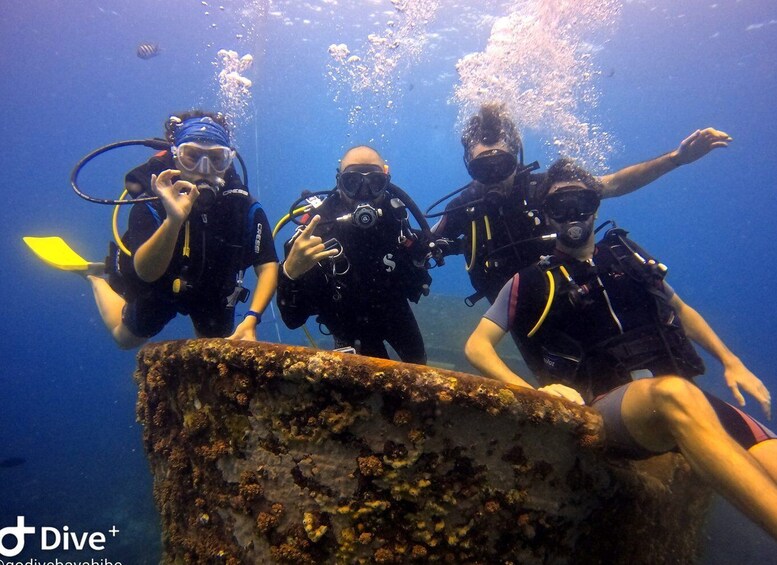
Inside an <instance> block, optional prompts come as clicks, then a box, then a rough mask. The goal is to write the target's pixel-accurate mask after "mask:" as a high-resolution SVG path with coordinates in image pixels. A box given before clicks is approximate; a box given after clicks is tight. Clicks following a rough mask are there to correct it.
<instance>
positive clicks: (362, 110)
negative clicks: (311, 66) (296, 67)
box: [328, 0, 440, 125]
mask: <svg viewBox="0 0 777 565" xmlns="http://www.w3.org/2000/svg"><path fill="white" fill-rule="evenodd" d="M391 4H392V6H393V12H392V13H391V16H389V19H388V20H387V21H386V22H385V28H384V29H383V31H382V32H381V33H371V34H369V35H368V36H367V49H366V52H365V53H364V54H362V55H359V54H355V53H352V52H351V50H350V49H349V47H348V45H347V44H345V43H341V44H332V45H330V46H329V54H330V56H331V60H330V62H329V68H328V75H329V77H330V79H331V81H332V86H333V88H334V90H335V97H334V99H335V101H336V102H344V103H346V104H348V105H349V106H350V109H349V122H350V123H351V124H354V123H357V122H360V121H362V120H370V119H373V118H374V117H375V116H376V115H380V114H381V111H380V110H382V109H383V108H391V107H393V105H394V99H395V98H396V96H398V95H399V90H398V86H397V73H398V70H399V69H400V68H404V67H406V66H408V65H410V64H412V63H414V62H416V61H417V60H418V58H419V57H420V55H421V54H422V52H423V49H424V44H425V43H426V40H427V34H426V29H427V27H428V25H429V23H430V22H431V21H433V20H434V17H435V15H436V14H437V11H438V10H439V8H440V2H439V0H391ZM376 125H377V124H376Z"/></svg>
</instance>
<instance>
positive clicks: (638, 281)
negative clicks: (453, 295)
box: [512, 229, 704, 401]
mask: <svg viewBox="0 0 777 565" xmlns="http://www.w3.org/2000/svg"><path fill="white" fill-rule="evenodd" d="M665 271H666V270H665V268H664V267H663V265H661V264H660V263H658V262H657V261H656V260H655V259H653V258H652V257H650V256H649V255H648V254H647V253H646V252H645V251H644V250H642V249H641V248H640V247H639V246H638V245H637V244H635V243H634V242H632V241H631V240H629V239H628V238H627V237H626V232H625V231H624V230H621V229H611V230H609V231H608V232H607V234H606V235H605V236H604V238H603V239H602V241H601V242H600V243H598V244H597V246H596V253H595V255H594V258H593V259H592V260H591V261H590V262H581V261H576V260H565V259H563V258H559V257H558V256H551V257H549V258H544V259H543V260H542V261H540V263H538V264H537V265H535V266H533V267H530V268H528V269H524V270H523V271H521V274H520V277H519V300H518V310H517V312H516V314H515V321H516V322H515V325H514V327H513V328H512V333H513V337H514V338H515V340H516V342H517V343H518V345H519V348H520V349H521V352H522V354H523V356H524V359H525V360H526V362H527V364H528V365H529V367H530V368H531V369H532V371H533V372H534V373H535V374H536V375H537V376H538V378H539V379H540V381H541V382H543V383H544V384H548V383H551V382H556V383H562V384H567V385H569V386H571V387H573V388H575V389H576V390H578V391H579V392H580V393H581V394H582V395H583V397H584V398H585V399H586V400H587V401H590V400H592V399H593V398H595V397H596V396H598V395H600V394H603V393H605V392H607V391H609V390H612V389H613V388H615V387H617V386H619V385H621V384H625V383H627V382H630V381H631V380H633V379H634V378H639V377H643V376H651V375H652V376H659V375H668V374H675V375H680V376H683V377H686V378H692V377H694V376H697V375H699V374H701V373H703V372H704V363H703V361H702V360H701V358H700V357H699V355H698V354H697V353H696V351H695V349H694V348H693V345H692V344H691V342H690V340H689V339H688V337H687V336H686V335H685V331H684V330H683V327H682V324H681V323H680V320H679V318H678V317H677V314H676V312H675V310H674V309H673V308H672V306H671V305H670V303H669V300H670V298H671V296H670V295H669V294H668V292H667V290H666V288H665V286H664V284H663V277H664V274H665Z"/></svg>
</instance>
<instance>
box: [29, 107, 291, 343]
mask: <svg viewBox="0 0 777 565" xmlns="http://www.w3.org/2000/svg"><path fill="white" fill-rule="evenodd" d="M165 129H166V140H165V142H162V141H161V140H159V143H158V144H157V148H161V151H159V152H158V153H157V154H155V155H154V156H153V157H152V158H151V159H149V160H148V161H147V162H146V163H144V164H142V165H140V166H138V167H136V168H134V169H132V170H131V171H130V172H129V173H127V174H126V176H125V188H126V192H127V193H128V194H129V195H130V196H131V197H132V200H130V202H134V203H133V204H132V209H131V211H130V215H129V221H128V229H127V231H126V233H124V235H123V236H122V237H120V238H119V237H117V244H118V245H112V246H111V251H110V253H109V256H108V257H107V260H106V263H105V264H102V263H89V262H86V261H84V260H83V259H81V258H80V257H78V256H77V254H75V252H72V250H70V253H72V255H70V254H69V253H68V248H67V246H66V244H64V243H63V242H61V240H59V242H56V239H58V238H25V241H26V242H27V243H28V245H30V247H31V248H32V249H33V251H35V252H36V253H37V254H38V255H39V256H40V257H41V258H42V259H43V260H44V261H46V262H48V263H49V264H50V265H52V266H54V267H57V268H60V269H63V270H73V271H78V272H80V273H81V274H83V275H84V276H85V278H87V280H88V281H89V282H90V284H91V286H92V290H93V293H94V298H95V302H96V304H97V307H98V310H99V312H100V314H101V316H102V319H103V322H104V323H105V325H106V327H107V328H108V330H109V331H110V333H111V335H112V337H113V339H114V340H115V341H116V343H117V344H118V345H119V346H120V347H121V348H123V349H130V348H134V347H137V346H139V345H141V344H142V343H144V342H145V341H146V340H147V339H149V338H151V337H153V336H154V335H156V334H158V333H159V332H160V331H161V330H162V329H163V328H164V327H165V325H166V324H167V323H168V322H170V320H172V319H173V318H174V317H175V316H176V315H177V314H184V315H188V316H189V317H190V318H191V320H192V324H193V326H194V330H195V333H196V335H197V336H198V337H230V338H233V339H248V340H256V328H257V325H258V324H259V321H260V319H261V315H262V312H263V311H264V309H265V308H266V306H267V305H268V304H269V302H270V300H271V298H272V295H273V294H274V292H275V288H276V286H277V273H278V259H277V255H276V252H275V247H274V244H273V239H272V232H271V229H270V226H269V222H268V219H267V216H266V214H265V212H264V210H263V209H262V207H261V206H260V205H259V203H258V202H256V201H255V200H254V199H253V198H252V197H251V195H250V194H249V191H248V188H247V187H246V186H245V184H244V182H243V180H241V178H240V176H239V175H238V174H237V172H236V170H235V167H234V165H233V161H234V159H235V156H236V152H235V150H234V147H233V144H232V142H231V139H230V133H229V128H228V125H227V122H226V120H225V118H224V116H223V115H221V114H214V113H208V112H203V111H200V110H194V111H191V112H186V113H183V114H179V115H174V116H171V117H170V118H169V119H168V120H167V123H166V125H165ZM149 141H150V140H149ZM124 143H127V144H139V143H137V142H124ZM143 144H144V145H148V146H154V145H153V144H148V143H143ZM115 145H118V144H115ZM109 148H112V147H111V146H109ZM100 151H104V149H101V150H98V152H95V153H94V154H98V153H99V152H100ZM94 154H92V155H94ZM92 155H90V156H88V157H89V158H91V156H92ZM83 162H85V161H82V163H83ZM81 166H82V164H79V166H77V167H76V171H75V172H74V181H73V187H74V189H76V192H79V190H78V187H77V183H76V182H75V178H76V176H77V171H78V170H79V168H80V167H81ZM244 174H245V173H244ZM79 195H80V196H84V197H85V198H86V199H88V200H91V201H97V202H100V203H108V204H113V203H115V204H123V203H125V202H124V201H101V200H99V199H94V198H91V197H88V196H85V195H83V194H81V193H80V192H79ZM49 240H55V244H56V245H57V246H56V247H49V248H47V247H46V245H48V244H49V243H50V241H49ZM73 256H75V257H73ZM79 259H80V261H79ZM251 266H252V267H253V268H254V270H255V272H256V276H257V284H256V287H255V289H254V292H253V297H252V299H251V302H250V306H249V311H248V314H247V315H246V316H245V318H244V319H243V320H242V321H241V322H240V324H238V326H237V328H235V306H236V304H237V303H238V302H245V301H246V300H247V299H248V296H249V294H250V292H249V290H248V289H246V288H244V286H243V278H244V271H245V269H247V268H248V267H251Z"/></svg>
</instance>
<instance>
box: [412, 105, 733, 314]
mask: <svg viewBox="0 0 777 565" xmlns="http://www.w3.org/2000/svg"><path fill="white" fill-rule="evenodd" d="M731 141H732V138H731V137H730V136H729V135H728V134H726V133H724V132H722V131H718V130H716V129H713V128H707V129H704V130H697V131H695V132H694V133H692V134H691V135H690V136H688V137H687V138H685V139H684V140H683V141H682V142H681V143H680V145H679V146H678V147H677V149H675V150H673V151H670V152H668V153H665V154H664V155H661V156H660V157H657V158H655V159H652V160H649V161H645V162H642V163H638V164H635V165H631V166H629V167H626V168H624V169H621V170H619V171H617V172H615V173H611V174H607V175H604V176H602V177H600V179H599V180H601V182H602V185H603V187H604V188H603V192H602V197H603V198H611V197H614V196H623V195H624V194H628V193H630V192H633V191H635V190H637V189H639V188H641V187H643V186H645V185H647V184H649V183H651V182H653V181H654V180H656V179H658V178H659V177H661V176H663V175H664V174H666V173H668V172H670V171H672V170H674V169H676V168H678V167H680V166H682V165H687V164H689V163H692V162H693V161H696V160H697V159H700V158H701V157H703V156H705V155H707V154H708V153H709V152H710V151H712V150H713V149H716V148H719V147H726V146H727V145H728V143H729V142H731ZM461 143H462V145H463V147H464V163H465V165H466V167H467V172H468V173H469V175H470V177H472V181H471V182H470V183H469V184H467V185H466V186H465V187H463V188H461V189H459V191H456V192H460V194H459V195H458V196H457V197H456V198H454V199H453V200H451V201H450V202H449V203H448V205H447V206H446V208H445V211H444V212H443V213H440V214H435V215H434V216H441V219H440V220H439V222H438V223H437V224H436V225H435V226H434V227H433V228H432V231H434V233H435V235H437V236H439V237H442V238H445V239H447V240H449V241H450V244H449V249H448V252H449V254H455V253H464V256H465V258H466V266H467V272H468V274H469V277H470V281H471V283H472V286H473V288H474V289H475V291H476V292H475V294H473V295H472V296H470V297H469V298H468V302H470V303H472V302H476V301H477V300H479V299H480V298H482V297H486V298H487V299H488V301H489V302H490V303H493V301H494V300H495V299H496V296H497V294H499V290H500V289H501V288H502V286H503V285H504V283H505V282H507V281H508V280H509V279H510V277H512V276H513V275H514V274H515V273H517V272H518V271H519V270H520V269H522V268H523V267H526V266H528V265H531V264H532V263H533V262H535V261H536V260H537V259H539V257H540V256H541V255H543V254H546V253H548V252H549V250H551V249H552V248H553V238H552V235H551V232H550V231H549V229H548V228H547V226H546V225H545V222H544V221H543V217H542V210H541V206H540V204H539V202H538V200H537V194H536V193H537V188H538V187H539V186H540V185H541V184H542V181H543V179H544V176H545V175H544V173H533V172H532V171H534V170H536V169H537V168H539V164H538V163H536V162H534V163H531V164H529V165H526V164H525V163H524V159H523V143H522V141H521V137H520V134H519V133H518V128H517V127H516V125H515V123H514V121H513V120H512V118H511V117H510V115H509V113H508V111H507V109H506V108H505V106H504V105H502V104H496V103H493V104H485V105H483V106H482V107H481V108H480V110H479V111H478V113H477V114H475V115H474V116H472V117H471V118H470V119H469V121H468V122H467V125H466V126H465V128H464V131H463V133H462V136H461ZM456 192H454V193H453V194H456ZM453 194H451V195H450V196H452V195H453ZM443 200H444V199H443ZM439 202H441V201H438V203H439ZM427 217H431V216H427Z"/></svg>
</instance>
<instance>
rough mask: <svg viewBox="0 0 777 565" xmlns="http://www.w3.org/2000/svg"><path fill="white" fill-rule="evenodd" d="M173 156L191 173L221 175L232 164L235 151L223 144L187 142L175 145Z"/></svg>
mask: <svg viewBox="0 0 777 565" xmlns="http://www.w3.org/2000/svg"><path fill="white" fill-rule="evenodd" d="M173 156H174V157H175V158H176V159H177V162H178V164H179V166H180V167H181V168H182V169H184V170H185V171H187V172H189V173H199V174H203V175H213V174H217V175H221V174H224V173H225V172H226V171H227V169H228V168H229V166H230V165H231V164H232V159H233V158H234V156H235V152H234V151H233V150H232V149H230V148H229V147H225V146H223V145H201V144H199V143H195V142H187V143H181V144H180V145H174V146H173Z"/></svg>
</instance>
